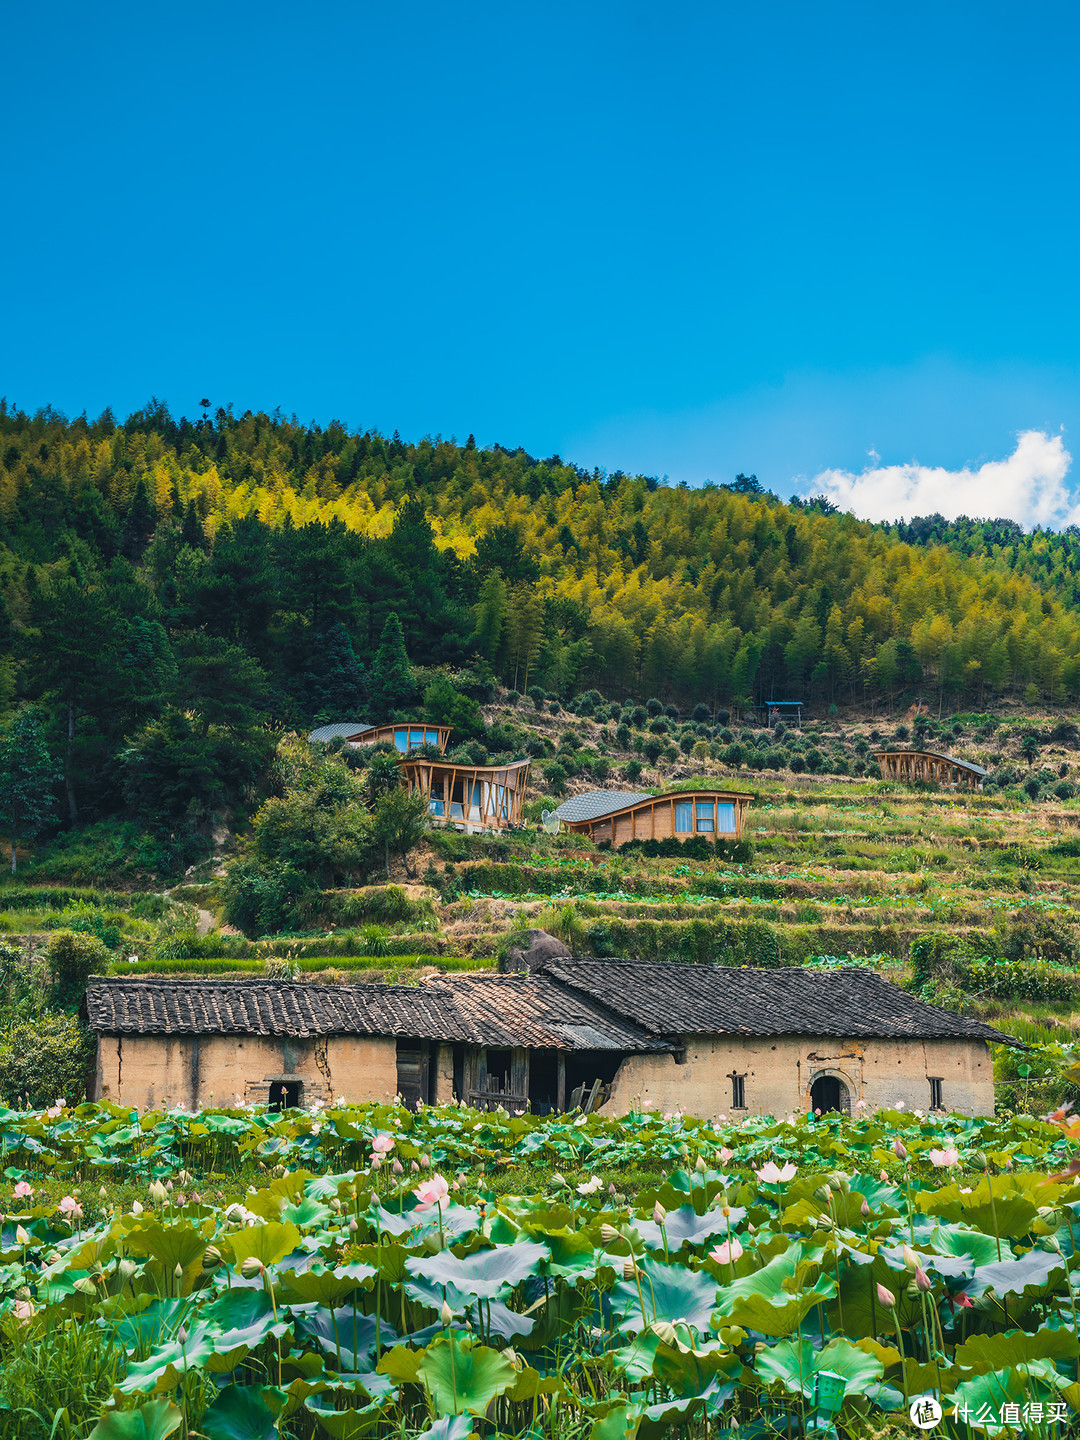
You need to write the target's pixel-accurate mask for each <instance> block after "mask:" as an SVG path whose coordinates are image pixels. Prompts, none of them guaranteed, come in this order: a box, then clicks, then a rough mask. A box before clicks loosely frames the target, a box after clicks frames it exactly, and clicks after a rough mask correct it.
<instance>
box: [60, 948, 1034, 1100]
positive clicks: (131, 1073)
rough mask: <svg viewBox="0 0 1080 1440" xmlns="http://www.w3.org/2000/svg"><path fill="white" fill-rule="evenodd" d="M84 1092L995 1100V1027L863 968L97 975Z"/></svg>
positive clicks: (611, 965) (246, 1096)
mask: <svg viewBox="0 0 1080 1440" xmlns="http://www.w3.org/2000/svg"><path fill="white" fill-rule="evenodd" d="M87 1009H88V1019H89V1023H90V1026H91V1029H92V1030H94V1031H95V1032H96V1035H97V1075H96V1083H95V1088H94V1095H95V1098H98V1099H103V1100H111V1101H115V1102H117V1103H122V1104H126V1105H133V1106H137V1107H138V1108H139V1109H143V1110H146V1109H152V1108H161V1107H171V1106H175V1107H182V1108H189V1109H197V1108H199V1107H201V1106H205V1105H209V1104H212V1103H213V1102H214V1100H215V1099H216V1101H217V1103H218V1104H231V1103H234V1099H235V1097H239V1099H240V1100H241V1101H243V1102H247V1103H269V1104H274V1105H279V1104H283V1103H284V1104H289V1105H295V1104H301V1105H311V1104H312V1103H314V1102H316V1101H321V1102H324V1103H325V1102H329V1101H330V1100H332V1099H333V1098H335V1097H340V1096H344V1097H346V1098H347V1099H349V1100H352V1101H363V1100H387V1099H389V1098H392V1097H393V1096H395V1095H401V1096H402V1098H403V1099H404V1100H405V1101H406V1102H408V1103H412V1104H415V1103H416V1102H417V1101H420V1100H423V1101H425V1102H432V1103H445V1102H448V1101H450V1100H453V1099H458V1100H461V1101H463V1102H464V1103H466V1104H469V1105H474V1106H480V1107H487V1106H491V1105H494V1104H500V1105H502V1106H503V1107H504V1108H506V1109H507V1110H510V1111H516V1112H521V1111H524V1110H525V1109H531V1110H532V1111H534V1112H538V1113H543V1112H546V1111H549V1110H564V1109H567V1108H573V1107H574V1105H575V1104H577V1103H578V1102H579V1101H580V1099H581V1097H582V1096H583V1095H586V1096H589V1097H590V1098H592V1099H594V1100H596V1101H597V1102H599V1103H602V1106H603V1109H604V1111H605V1112H607V1113H611V1114H623V1113H625V1112H627V1111H629V1110H631V1109H635V1108H641V1107H643V1106H654V1107H656V1108H657V1109H660V1110H671V1109H675V1108H683V1109H686V1110H688V1111H690V1112H691V1113H694V1114H698V1115H703V1116H715V1115H718V1114H728V1115H734V1116H738V1115H741V1114H763V1113H773V1114H779V1113H784V1114H786V1113H788V1112H789V1111H792V1110H808V1109H819V1110H829V1109H839V1110H845V1111H849V1112H850V1111H851V1110H852V1108H853V1107H854V1106H856V1105H857V1104H858V1103H859V1102H860V1101H863V1102H865V1103H866V1104H867V1105H870V1106H896V1107H908V1108H914V1107H918V1108H922V1109H927V1108H930V1107H943V1108H946V1109H949V1110H958V1111H960V1112H962V1113H965V1114H984V1113H992V1112H993V1108H994V1089H993V1076H992V1069H991V1061H990V1054H989V1050H988V1042H991V1041H998V1042H1005V1043H1008V1037H1007V1036H1004V1035H1002V1034H1000V1033H999V1032H998V1031H996V1030H993V1029H991V1028H990V1027H989V1026H986V1025H981V1024H978V1023H977V1022H975V1021H971V1020H966V1019H963V1018H961V1017H959V1016H956V1015H952V1014H949V1013H948V1012H947V1011H944V1010H939V1009H936V1008H935V1007H934V1006H930V1005H925V1004H923V1003H922V1002H921V1001H918V1000H916V999H914V998H913V997H912V996H910V995H908V994H906V993H905V992H904V991H902V990H899V989H897V988H896V987H895V986H893V985H890V984H888V983H887V982H886V981H884V980H882V979H880V978H879V977H878V976H876V975H874V974H873V973H872V972H869V971H866V970H862V969H858V968H854V967H852V968H847V969H842V970H836V971H808V970H788V969H779V970H755V969H739V968H727V967H724V966H719V965H675V964H642V963H637V962H631V961H596V960H573V959H568V958H561V959H560V958H556V959H552V960H548V961H547V962H545V963H544V964H543V966H542V968H541V969H540V970H539V971H536V972H533V973H530V974H519V975H503V976H498V975H479V976H478V975H472V976H461V977H456V976H454V977H452V976H439V977H436V978H435V979H434V980H433V981H431V982H429V983H426V984H421V985H340V986H338V985H323V984H317V983H307V984H284V985H280V984H276V983H272V982H268V981H262V980H254V981H202V980H171V979H164V978H163V979H160V980H158V979H154V980H151V979H122V978H120V979H105V980H95V981H92V982H91V984H90V986H89V988H88V990H87Z"/></svg>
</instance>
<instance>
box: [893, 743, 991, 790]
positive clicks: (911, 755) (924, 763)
mask: <svg viewBox="0 0 1080 1440" xmlns="http://www.w3.org/2000/svg"><path fill="white" fill-rule="evenodd" d="M874 759H875V760H876V761H877V762H878V764H879V765H880V766H881V778H882V779H883V780H898V781H900V782H901V783H902V784H908V785H918V784H922V785H945V786H947V787H948V788H949V789H951V790H980V789H982V783H983V780H984V779H985V778H986V772H985V770H983V768H982V766H980V765H968V764H967V763H966V762H965V761H963V760H957V759H955V758H954V757H953V756H952V755H939V754H937V752H936V751H933V750H875V751H874Z"/></svg>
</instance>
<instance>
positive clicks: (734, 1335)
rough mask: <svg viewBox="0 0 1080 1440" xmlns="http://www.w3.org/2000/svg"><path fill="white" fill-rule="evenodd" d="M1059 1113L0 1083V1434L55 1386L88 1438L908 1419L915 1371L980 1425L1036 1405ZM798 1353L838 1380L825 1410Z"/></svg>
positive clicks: (48, 1418) (50, 1402) (1068, 1276)
mask: <svg viewBox="0 0 1080 1440" xmlns="http://www.w3.org/2000/svg"><path fill="white" fill-rule="evenodd" d="M1078 1133H1080V1127H1077V1126H1069V1125H1068V1124H1067V1122H1065V1121H1064V1120H1061V1119H1060V1118H1059V1120H1058V1122H1057V1123H1056V1124H1047V1123H1045V1122H1041V1121H1037V1120H1033V1119H1023V1120H1008V1119H1005V1120H974V1121H972V1120H965V1119H963V1118H961V1117H958V1116H945V1115H934V1116H932V1117H926V1116H919V1115H911V1114H900V1113H893V1112H883V1113H881V1114H878V1115H871V1116H867V1117H866V1118H863V1119H859V1120H855V1121H848V1120H845V1119H842V1118H841V1117H840V1116H837V1115H832V1116H825V1117H821V1118H820V1119H819V1118H815V1117H814V1116H810V1117H806V1118H804V1119H800V1120H795V1119H794V1118H793V1117H789V1118H788V1119H785V1120H780V1121H776V1120H773V1119H769V1118H764V1119H759V1120H750V1121H747V1122H744V1123H743V1124H742V1125H739V1126H729V1125H726V1124H725V1123H724V1122H723V1117H721V1118H720V1119H719V1120H717V1121H714V1122H712V1123H711V1124H705V1123H702V1122H701V1121H695V1120H690V1119H686V1118H684V1117H683V1116H681V1115H674V1116H667V1117H664V1118H663V1119H661V1117H659V1116H656V1115H651V1114H647V1113H637V1114H631V1115H628V1116H626V1117H625V1118H623V1119H618V1120H611V1119H604V1118H601V1117H599V1116H588V1117H584V1116H579V1117H576V1118H575V1117H572V1116H558V1117H550V1118H543V1119H541V1118H537V1117H530V1116H526V1117H522V1118H516V1119H515V1118H511V1117H509V1116H507V1115H506V1114H505V1113H502V1112H495V1113H493V1114H479V1113H477V1112H475V1111H467V1110H459V1109H457V1108H456V1107H453V1108H450V1109H443V1110H438V1109H427V1110H424V1111H421V1112H420V1113H419V1114H412V1113H409V1112H408V1111H405V1110H403V1109H402V1108H400V1107H393V1106H364V1107H359V1108H354V1107H348V1106H347V1105H344V1104H340V1103H339V1104H338V1105H336V1106H335V1107H333V1108H331V1109H329V1110H327V1111H325V1112H323V1113H321V1114H309V1113H305V1112H302V1111H288V1112H285V1113H282V1114H274V1113H266V1112H261V1111H260V1112H256V1113H251V1112H245V1111H241V1110H235V1111H211V1112H204V1113H203V1114H200V1115H194V1116H182V1115H176V1114H168V1115H162V1114H155V1115H147V1116H144V1117H143V1118H142V1120H141V1122H139V1121H138V1120H137V1117H135V1116H134V1115H131V1114H129V1113H128V1112H127V1111H126V1110H123V1109H120V1108H118V1107H114V1106H107V1105H104V1106H97V1107H95V1106H84V1107H80V1109H78V1110H77V1111H74V1112H72V1111H69V1110H67V1109H65V1108H64V1107H63V1106H61V1105H57V1106H54V1107H51V1108H50V1109H49V1111H48V1112H47V1113H44V1114H41V1113H28V1112H22V1113H17V1112H12V1111H7V1112H2V1113H0V1137H2V1141H3V1145H4V1150H5V1154H6V1158H7V1160H8V1162H9V1163H8V1168H7V1170H6V1178H7V1184H8V1186H9V1187H11V1197H10V1200H9V1201H8V1205H7V1209H8V1211H9V1213H8V1215H7V1217H6V1219H5V1222H4V1227H3V1255H2V1259H3V1262H4V1264H3V1268H2V1270H0V1354H2V1358H3V1364H2V1367H0V1436H2V1437H3V1440H8V1437H9V1436H11V1437H14V1436H16V1435H18V1436H19V1437H20V1440H39V1437H40V1440H46V1437H47V1436H48V1435H49V1433H50V1425H51V1424H52V1423H54V1422H53V1421H52V1417H53V1416H54V1415H59V1414H60V1412H61V1411H63V1413H64V1415H65V1417H66V1425H67V1427H68V1430H69V1432H70V1433H80V1434H86V1433H87V1430H88V1429H89V1427H90V1426H91V1425H92V1424H93V1422H94V1419H95V1418H96V1417H97V1416H99V1415H100V1417H101V1418H100V1420H99V1421H98V1424H97V1427H96V1429H95V1430H94V1431H93V1434H94V1435H95V1437H96V1440H135V1437H150V1436H161V1437H164V1436H166V1435H168V1434H170V1433H171V1432H172V1431H174V1430H177V1429H179V1428H180V1427H181V1426H182V1427H184V1429H185V1430H186V1432H188V1433H198V1434H202V1435H205V1436H207V1437H209V1440H239V1437H249V1440H250V1437H256V1436H257V1437H260V1440H273V1437H276V1436H277V1435H279V1434H286V1435H289V1436H297V1437H299V1436H303V1437H308V1436H311V1435H313V1434H316V1433H317V1434H319V1435H320V1436H321V1435H324V1434H325V1435H327V1436H329V1437H330V1440H351V1437H359V1436H362V1435H372V1436H383V1435H386V1436H389V1435H398V1436H400V1435H403V1434H409V1435H414V1436H415V1435H419V1434H421V1433H422V1434H423V1435H426V1436H429V1437H431V1440H435V1437H439V1440H465V1437H467V1436H469V1435H471V1434H482V1435H487V1434H492V1435H496V1434H499V1435H522V1436H524V1435H528V1436H530V1437H539V1436H543V1435H550V1436H553V1437H554V1436H569V1435H575V1436H581V1435H588V1436H589V1437H590V1440H609V1437H621V1440H632V1437H635V1436H639V1435H640V1436H642V1437H646V1436H651V1437H662V1436H664V1435H665V1434H667V1433H669V1432H670V1431H672V1430H680V1431H686V1432H687V1433H690V1434H702V1435H707V1434H709V1433H710V1432H712V1431H713V1430H714V1429H715V1428H716V1427H717V1426H718V1425H719V1426H724V1427H726V1426H728V1425H731V1424H733V1423H734V1422H738V1423H739V1425H740V1428H743V1427H749V1428H750V1429H751V1433H755V1434H756V1433H782V1434H784V1433H786V1434H788V1435H791V1434H793V1433H809V1432H810V1431H814V1430H821V1429H823V1428H827V1427H828V1425H829V1422H830V1420H831V1419H832V1411H833V1410H834V1409H835V1410H836V1411H838V1415H837V1419H838V1420H839V1422H840V1424H841V1425H842V1426H843V1428H844V1429H845V1431H850V1430H851V1429H852V1428H858V1427H861V1426H862V1425H865V1423H866V1422H867V1421H869V1422H871V1423H875V1422H876V1423H878V1424H880V1422H881V1421H882V1420H887V1419H888V1417H890V1416H896V1418H897V1420H898V1421H899V1422H900V1423H901V1424H905V1423H906V1416H905V1414H904V1412H906V1410H907V1408H908V1406H909V1404H910V1402H911V1401H912V1400H913V1399H914V1398H916V1397H920V1396H927V1397H932V1398H934V1399H935V1400H938V1401H940V1402H941V1403H942V1405H943V1407H944V1408H945V1410H946V1413H947V1415H948V1417H949V1420H948V1421H947V1424H946V1433H949V1434H964V1433H967V1429H968V1428H969V1427H970V1428H971V1429H974V1430H976V1431H981V1432H983V1433H988V1434H994V1433H996V1432H997V1430H998V1429H999V1428H1000V1425H1001V1423H1002V1416H1003V1409H1002V1407H1003V1406H1004V1405H1006V1404H1009V1405H1014V1404H1015V1405H1020V1404H1022V1405H1025V1406H1030V1405H1032V1404H1034V1405H1037V1406H1038V1407H1039V1415H1040V1416H1041V1417H1042V1423H1038V1422H1037V1423H1036V1425H1035V1426H1034V1427H1032V1428H1031V1430H1030V1433H1035V1434H1040V1435H1046V1434H1060V1433H1061V1430H1060V1428H1059V1427H1060V1426H1062V1425H1068V1424H1071V1423H1073V1422H1074V1421H1075V1416H1076V1414H1077V1413H1078V1412H1080V1382H1078V1378H1077V1365H1078V1356H1080V1345H1078V1343H1077V1321H1076V1313H1077V1312H1076V1301H1075V1294H1074V1289H1075V1285H1076V1280H1077V1269H1076V1266H1077V1260H1076V1253H1077V1252H1076V1246H1077V1243H1078V1242H1080V1215H1078V1210H1080V1187H1078V1186H1077V1184H1076V1180H1075V1172H1076V1169H1077V1165H1076V1162H1075V1161H1072V1162H1071V1163H1070V1161H1069V1157H1070V1155H1071V1153H1072V1151H1073V1150H1074V1149H1075V1141H1076V1138H1077V1135H1078ZM267 1165H273V1166H274V1167H275V1168H274V1177H275V1178H271V1177H270V1176H269V1175H267V1174H266V1170H265V1167H266V1166H267ZM556 1165H557V1166H558V1167H560V1170H562V1171H565V1172H567V1174H568V1175H569V1176H570V1178H569V1179H567V1178H564V1175H563V1174H561V1173H558V1172H557V1171H555V1170H553V1169H552V1167H553V1166H556ZM642 1165H647V1166H649V1167H651V1168H652V1176H651V1178H646V1177H645V1176H644V1175H643V1174H642V1171H641V1167H642ZM1048 1171H1050V1172H1055V1171H1056V1172H1057V1173H1049V1174H1048V1173H1047V1172H1048ZM455 1172H457V1175H456V1178H454V1177H455ZM635 1172H636V1180H635ZM255 1175H260V1176H261V1178H260V1179H259V1180H258V1181H257V1183H256V1184H253V1185H250V1186H249V1188H248V1189H247V1190H246V1191H245V1190H243V1189H238V1188H237V1182H238V1181H241V1182H242V1180H243V1179H250V1178H252V1177H253V1176H255ZM99 1180H106V1181H108V1184H109V1185H110V1186H111V1187H112V1194H113V1195H114V1196H115V1197H116V1199H114V1200H112V1201H110V1198H109V1196H110V1191H109V1190H108V1189H107V1188H106V1187H105V1186H104V1185H102V1186H100V1190H98V1183H99ZM133 1181H134V1182H135V1183H136V1184H137V1185H138V1186H139V1189H138V1191H133V1190H132V1188H131V1182H133ZM642 1181H644V1183H642ZM121 1184H124V1185H125V1186H126V1191H125V1194H124V1198H123V1200H122V1201H120V1200H119V1190H118V1187H119V1186H120V1185H121ZM211 1189H213V1190H214V1191H215V1194H214V1195H213V1197H212V1198H211V1197H210V1195H209V1194H207V1195H200V1194H199V1193H198V1191H199V1190H203V1191H205V1192H209V1191H210V1190H211ZM227 1191H228V1192H231V1193H233V1194H236V1197H237V1198H236V1199H235V1200H234V1201H233V1202H232V1203H228V1196H227V1194H226V1193H225V1192H227ZM631 1192H633V1193H631ZM136 1195H137V1196H138V1198H136ZM118 1202H119V1203H118ZM821 1372H827V1374H828V1375H830V1376H832V1377H834V1378H835V1377H839V1378H840V1381H841V1382H842V1383H841V1387H840V1393H839V1394H837V1395H836V1396H835V1404H834V1405H832V1406H830V1407H828V1408H826V1409H825V1410H824V1411H823V1410H822V1408H821V1407H822V1404H823V1399H824V1395H825V1391H824V1389H823V1387H822V1386H821V1385H820V1384H819V1383H818V1381H817V1377H818V1375H819V1374H820V1373H821ZM954 1416H955V1417H956V1423H953V1417H954ZM1046 1422H1049V1423H1046ZM1005 1423H1006V1424H1007V1423H1008V1421H1007V1419H1006V1420H1005ZM1025 1428H1028V1426H1027V1425H1025Z"/></svg>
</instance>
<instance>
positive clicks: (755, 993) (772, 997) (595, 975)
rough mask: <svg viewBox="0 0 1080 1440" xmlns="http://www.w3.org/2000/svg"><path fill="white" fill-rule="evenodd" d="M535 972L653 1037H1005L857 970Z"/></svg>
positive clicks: (593, 966)
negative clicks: (585, 997) (592, 1001)
mask: <svg viewBox="0 0 1080 1440" xmlns="http://www.w3.org/2000/svg"><path fill="white" fill-rule="evenodd" d="M544 973H545V974H547V975H550V976H551V977H552V978H553V979H555V980H558V981H559V982H560V983H562V984H563V985H567V986H570V987H572V988H573V989H575V990H577V991H578V992H579V993H581V994H584V995H587V996H589V997H590V998H591V999H593V1000H595V1001H597V1002H599V1004H601V1005H603V1006H604V1007H605V1008H606V1009H608V1010H610V1011H611V1012H613V1013H614V1014H616V1015H621V1016H623V1017H624V1018H625V1019H627V1020H630V1021H632V1022H633V1023H634V1024H635V1025H638V1026H640V1027H641V1028H642V1029H643V1030H645V1031H647V1032H648V1033H649V1034H652V1035H668V1036H671V1035H823V1036H824V1035H838V1036H843V1037H844V1038H847V1039H858V1038H860V1037H862V1038H867V1039H875V1038H896V1039H900V1038H906V1039H913V1040H921V1039H926V1040H932V1039H950V1038H969V1037H970V1038H971V1039H974V1040H993V1041H996V1042H997V1043H1012V1042H1010V1037H1009V1036H1007V1035H1003V1034H1002V1033H1001V1032H1000V1031H998V1030H995V1029H993V1028H992V1027H991V1026H989V1025H983V1024H981V1023H980V1022H978V1021H976V1020H967V1019H965V1018H964V1017H962V1016H960V1015H953V1014H951V1013H950V1012H949V1011H947V1010H939V1009H938V1008H937V1007H936V1006H934V1005H927V1004H925V1003H924V1002H923V1001H921V1000H917V999H916V998H915V997H914V996H913V995H909V994H907V992H906V991H904V990H900V989H899V988H898V987H897V986H895V985H891V984H890V983H889V982H888V981H887V980H883V979H882V978H881V976H880V975H875V974H874V972H873V971H872V970H864V969H862V968H861V967H859V966H854V965H853V966H845V967H844V968H843V969H839V970H802V969H794V968H791V969H787V968H783V967H782V968H780V969H777V970H755V969H750V968H749V967H736V966H730V967H729V966H724V965H679V964H649V963H642V962H637V961H630V960H558V959H557V960H551V961H549V962H548V964H547V965H545V967H544Z"/></svg>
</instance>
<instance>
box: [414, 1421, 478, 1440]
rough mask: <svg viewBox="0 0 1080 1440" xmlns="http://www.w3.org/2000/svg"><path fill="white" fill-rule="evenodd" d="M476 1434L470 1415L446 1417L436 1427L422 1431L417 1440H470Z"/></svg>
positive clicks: (432, 1426)
mask: <svg viewBox="0 0 1080 1440" xmlns="http://www.w3.org/2000/svg"><path fill="white" fill-rule="evenodd" d="M475 1433H476V1432H475V1430H474V1429H473V1422H472V1420H471V1419H470V1418H469V1416H468V1415H444V1416H443V1417H442V1419H441V1420H436V1421H435V1423H434V1425H429V1426H428V1428H427V1429H426V1430H421V1432H420V1434H419V1435H418V1436H417V1437H416V1440H470V1436H472V1435H474V1434H475Z"/></svg>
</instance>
